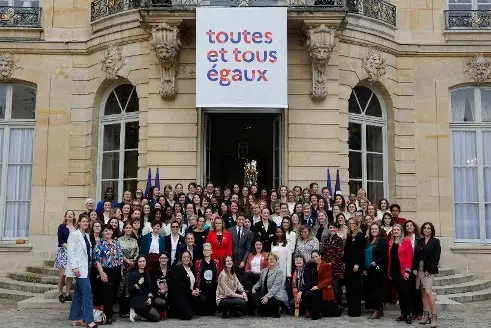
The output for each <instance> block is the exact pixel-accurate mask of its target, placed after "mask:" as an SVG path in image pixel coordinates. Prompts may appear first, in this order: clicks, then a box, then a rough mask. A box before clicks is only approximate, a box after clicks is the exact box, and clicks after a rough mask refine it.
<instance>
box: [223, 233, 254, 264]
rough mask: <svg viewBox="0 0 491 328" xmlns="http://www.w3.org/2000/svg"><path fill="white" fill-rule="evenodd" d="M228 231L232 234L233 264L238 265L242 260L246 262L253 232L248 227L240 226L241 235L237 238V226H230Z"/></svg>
mask: <svg viewBox="0 0 491 328" xmlns="http://www.w3.org/2000/svg"><path fill="white" fill-rule="evenodd" d="M228 231H229V232H230V233H231V234H232V258H233V260H234V264H235V265H239V264H240V262H242V261H244V263H246V262H247V255H249V252H250V251H251V249H252V240H253V239H254V233H253V232H252V231H251V230H250V229H248V228H244V227H242V233H241V234H242V236H241V238H240V240H239V235H238V233H237V227H231V228H230V229H228Z"/></svg>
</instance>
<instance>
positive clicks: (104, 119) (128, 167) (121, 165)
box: [97, 84, 139, 199]
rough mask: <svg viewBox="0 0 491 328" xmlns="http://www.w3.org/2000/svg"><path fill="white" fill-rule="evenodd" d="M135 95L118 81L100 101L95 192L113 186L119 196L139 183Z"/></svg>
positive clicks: (131, 87) (130, 86)
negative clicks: (96, 189) (96, 184)
mask: <svg viewBox="0 0 491 328" xmlns="http://www.w3.org/2000/svg"><path fill="white" fill-rule="evenodd" d="M138 106H139V104H138V95H137V93H136V88H135V87H134V86H132V85H131V84H119V85H117V86H115V87H114V88H112V89H111V91H110V92H109V93H108V94H107V95H106V97H105V98H104V99H103V102H102V108H101V118H100V127H99V156H98V159H99V163H98V180H97V181H98V195H100V197H101V199H102V198H103V197H104V192H105V190H106V188H108V187H112V188H114V195H115V196H116V197H117V198H118V199H121V197H122V194H123V192H124V191H125V190H130V191H132V192H134V191H135V190H136V188H137V184H138V139H139V138H138V129H139V122H138V115H139V112H138V109H139V107H138Z"/></svg>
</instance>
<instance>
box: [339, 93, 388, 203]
mask: <svg viewBox="0 0 491 328" xmlns="http://www.w3.org/2000/svg"><path fill="white" fill-rule="evenodd" d="M348 117H349V127H348V130H349V138H348V147H349V189H350V193H354V194H356V193H357V191H358V190H359V189H360V188H364V189H366V190H367V196H368V199H369V200H370V201H371V202H377V201H378V200H380V199H382V198H384V197H385V195H386V192H387V186H386V184H385V181H386V176H387V174H386V169H387V164H386V158H385V157H386V119H385V111H384V110H383V109H382V104H381V101H380V99H379V98H378V97H377V95H376V94H375V93H374V92H373V90H371V89H369V88H367V87H365V86H361V85H359V86H356V87H355V88H354V89H353V91H352V93H351V96H350V99H349V114H348Z"/></svg>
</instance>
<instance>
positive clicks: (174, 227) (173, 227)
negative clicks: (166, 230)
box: [171, 226, 179, 229]
mask: <svg viewBox="0 0 491 328" xmlns="http://www.w3.org/2000/svg"><path fill="white" fill-rule="evenodd" d="M171 228H172V229H178V228H179V226H172V227H171Z"/></svg>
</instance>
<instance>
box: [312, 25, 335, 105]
mask: <svg viewBox="0 0 491 328" xmlns="http://www.w3.org/2000/svg"><path fill="white" fill-rule="evenodd" d="M335 36H336V30H335V29H332V28H329V27H327V26H325V25H324V24H322V25H320V26H317V27H310V28H309V29H308V30H307V46H308V47H309V54H310V60H311V62H312V95H311V97H312V99H313V100H324V99H326V97H327V64H328V63H329V59H330V58H331V53H332V50H333V49H334V46H335V45H336V41H335Z"/></svg>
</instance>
